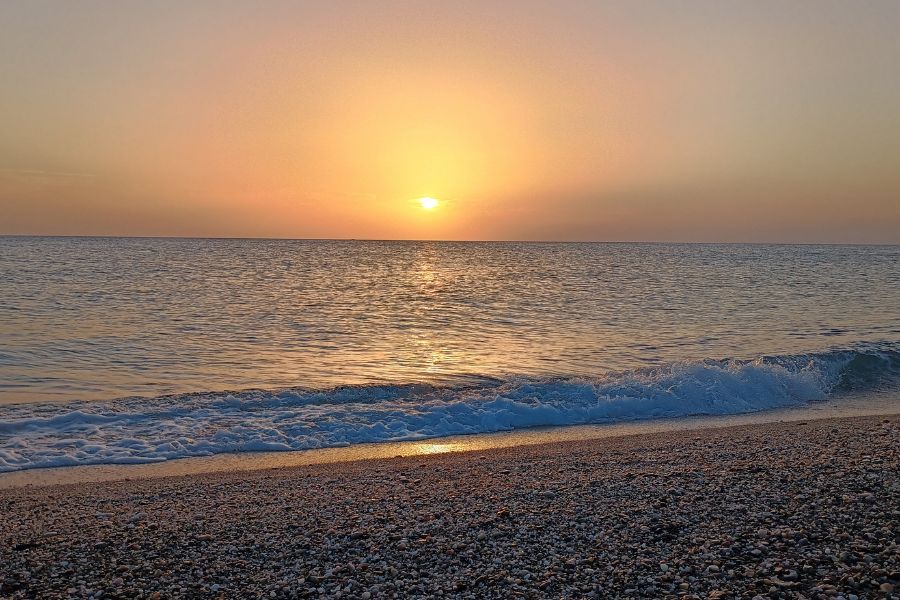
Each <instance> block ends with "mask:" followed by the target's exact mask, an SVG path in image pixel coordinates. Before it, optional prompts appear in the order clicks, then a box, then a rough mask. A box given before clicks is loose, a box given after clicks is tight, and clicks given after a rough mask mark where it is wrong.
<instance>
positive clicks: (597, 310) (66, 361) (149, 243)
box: [0, 238, 900, 472]
mask: <svg viewBox="0 0 900 600" xmlns="http://www.w3.org/2000/svg"><path fill="white" fill-rule="evenodd" d="M898 259H900V247H855V246H854V247H851V246H755V245H748V246H735V245H662V244H527V243H431V242H354V241H268V240H174V239H87V238H85V239H61V238H0V278H2V281H3V286H2V288H0V472H2V471H15V470H22V469H30V468H36V467H47V466H63V465H81V464H97V463H134V462H151V461H161V460H168V459H172V458H180V457H187V456H203V455H210V454H217V453H223V452H245V451H259V450H302V449H308V448H320V447H328V446H342V445H347V444H354V443H361V442H379V441H388V440H407V439H421V438H428V437H435V436H442V435H451V434H461V433H481V432H492V431H501V430H509V429H516V428H521V427H531V426H536V425H571V424H581V423H610V422H620V421H634V420H641V419H648V418H656V417H679V416H686V415H701V414H702V415H709V414H737V413H746V412H755V411H761V410H769V409H775V408H785V407H803V406H807V405H809V404H810V403H813V402H817V401H820V400H823V399H825V398H827V397H842V395H846V394H847V393H851V395H852V394H856V395H859V394H869V395H871V393H873V392H878V393H881V392H884V391H887V392H889V394H888V396H890V397H892V398H893V397H895V396H896V395H897V392H898V391H900V260H898ZM351 384H355V385H351Z"/></svg>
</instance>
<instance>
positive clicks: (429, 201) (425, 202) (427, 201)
mask: <svg viewBox="0 0 900 600" xmlns="http://www.w3.org/2000/svg"><path fill="white" fill-rule="evenodd" d="M419 204H421V205H422V208H424V209H425V210H433V209H435V208H437V205H438V201H437V199H436V198H419Z"/></svg>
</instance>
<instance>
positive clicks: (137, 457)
mask: <svg viewBox="0 0 900 600" xmlns="http://www.w3.org/2000/svg"><path fill="white" fill-rule="evenodd" d="M898 382H900V345H898V344H880V345H879V344H871V345H861V346H858V347H855V348H852V349H843V350H832V351H828V352H822V353H816V354H804V355H783V356H766V357H761V358H758V359H756V360H752V361H746V360H704V361H699V362H689V363H674V364H669V365H664V366H659V367H653V368H647V369H640V370H634V371H627V372H617V373H609V374H606V375H604V376H602V377H565V378H534V377H508V378H505V379H492V378H484V379H480V380H479V382H478V383H469V384H466V385H458V386H435V385H427V384H400V385H360V386H346V387H339V388H334V389H328V390H311V389H304V388H292V389H285V390H279V391H264V390H247V391H241V392H215V393H194V394H180V395H171V396H162V397H157V398H123V399H119V400H113V401H108V402H77V403H70V404H65V405H59V404H18V405H12V406H5V407H0V472H4V471H17V470H23V469H33V468H39V467H56V466H69V465H89V464H104V463H106V464H126V463H146V462H158V461H164V460H170V459H175V458H184V457H189V456H208V455H212V454H219V453H225V452H257V451H275V450H307V449H312V448H324V447H336V446H347V445H350V444H358V443H365V442H386V441H400V440H416V439H423V438H430V437H438V436H446V435H456V434H473V433H489V432H497V431H508V430H512V429H518V428H525V427H535V426H546V425H577V424H587V423H617V422H623V421H635V420H643V419H652V418H671V417H683V416H694V415H728V414H738V413H748V412H756V411H764V410H770V409H776V408H785V407H796V406H803V405H805V404H808V403H811V402H816V401H820V400H824V399H825V398H826V397H828V396H829V395H831V394H834V393H846V392H854V391H867V390H873V389H879V388H893V387H896V386H898Z"/></svg>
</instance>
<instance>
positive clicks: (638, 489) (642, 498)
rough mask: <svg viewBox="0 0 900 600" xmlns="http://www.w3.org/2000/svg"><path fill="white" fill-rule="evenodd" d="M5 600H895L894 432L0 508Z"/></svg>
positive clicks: (858, 423) (774, 430) (55, 498)
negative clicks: (793, 599) (46, 599)
mask: <svg viewBox="0 0 900 600" xmlns="http://www.w3.org/2000/svg"><path fill="white" fill-rule="evenodd" d="M0 515H2V516H3V518H2V520H0V597H2V598H149V599H161V598H363V599H370V598H471V599H481V598H685V599H688V598H703V599H707V598H709V599H713V598H721V599H724V598H748V599H754V600H762V599H768V598H773V599H774V598H797V599H801V598H807V599H814V598H815V599H818V598H829V599H830V598H843V599H845V600H853V599H861V598H900V416H898V415H886V416H878V417H854V418H840V419H822V420H814V421H808V422H784V423H769V424H754V425H742V426H737V427H726V428H718V429H704V430H694V431H690V430H689V431H672V432H668V433H653V434H645V435H633V436H625V437H620V438H607V439H597V440H581V441H573V442H565V443H556V444H545V445H536V446H521V447H515V448H505V449H494V450H490V451H486V452H485V451H477V452H463V453H447V454H434V455H424V456H416V457H405V458H395V459H379V460H368V461H358V462H349V463H336V464H319V465H310V466H303V467H291V468H280V469H269V470H258V471H247V472H229V473H210V474H201V475H191V476H183V477H167V478H152V479H131V480H124V481H113V482H104V483H76V484H69V485H58V486H47V487H34V486H28V487H18V488H11V489H4V490H0Z"/></svg>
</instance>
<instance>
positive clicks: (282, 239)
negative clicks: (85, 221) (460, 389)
mask: <svg viewBox="0 0 900 600" xmlns="http://www.w3.org/2000/svg"><path fill="white" fill-rule="evenodd" d="M0 238H62V239H134V240H235V241H240V240H243V241H272V242H409V243H419V244H431V243H443V244H655V245H695V246H900V242H738V241H672V240H669V241H662V240H553V239H550V240H527V239H508V240H498V239H493V240H489V239H484V240H460V239H413V238H394V239H391V238H349V237H348V238H342V237H336V238H324V237H323V238H315V237H310V238H303V237H296V238H291V237H259V236H192V235H82V234H35V233H0Z"/></svg>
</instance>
